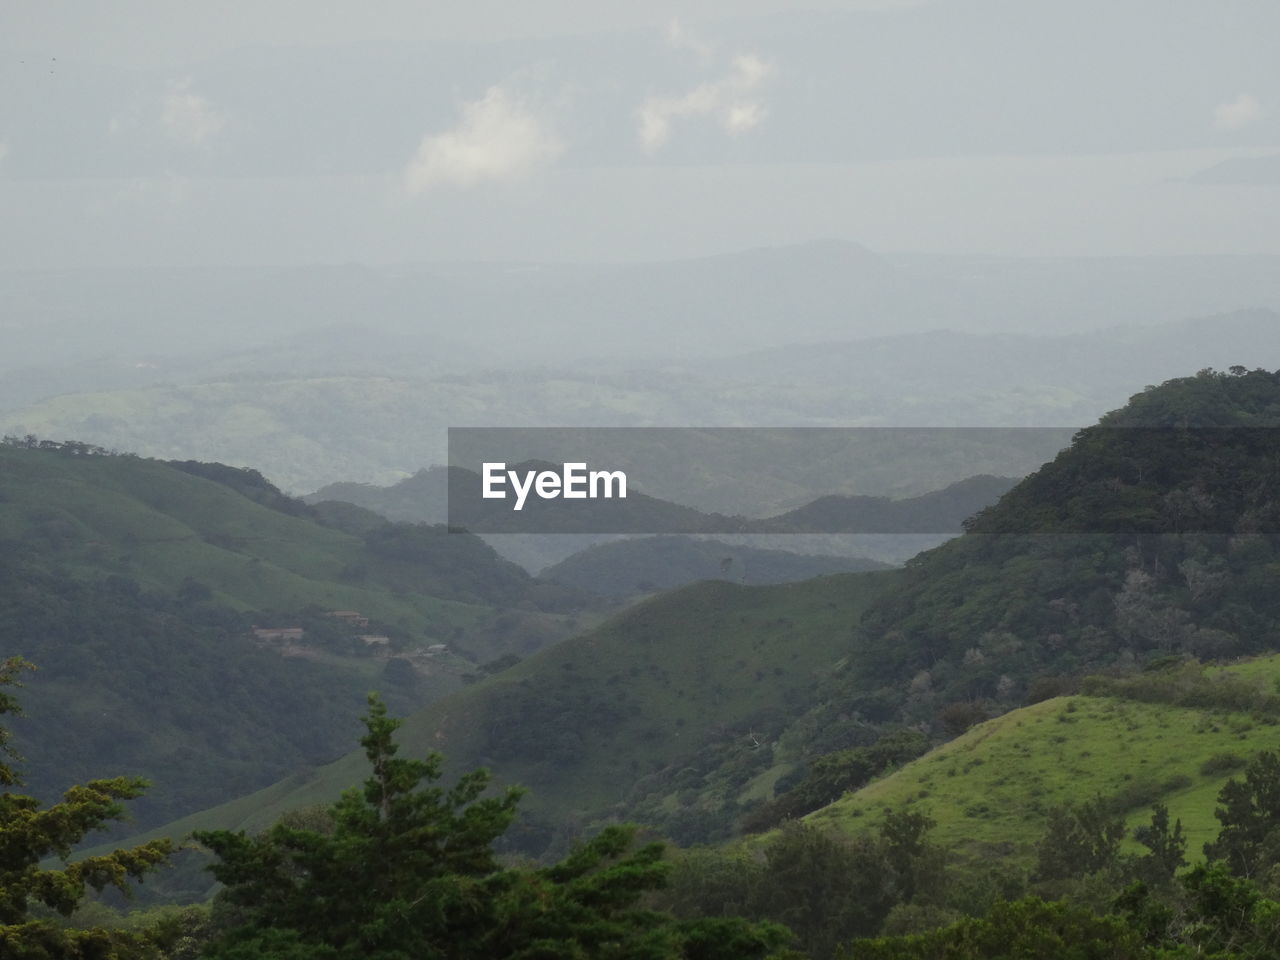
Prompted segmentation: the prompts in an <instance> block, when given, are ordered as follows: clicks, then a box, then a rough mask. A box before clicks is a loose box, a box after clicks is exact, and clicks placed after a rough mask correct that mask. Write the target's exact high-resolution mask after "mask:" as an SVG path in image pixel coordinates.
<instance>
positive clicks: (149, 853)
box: [0, 657, 172, 960]
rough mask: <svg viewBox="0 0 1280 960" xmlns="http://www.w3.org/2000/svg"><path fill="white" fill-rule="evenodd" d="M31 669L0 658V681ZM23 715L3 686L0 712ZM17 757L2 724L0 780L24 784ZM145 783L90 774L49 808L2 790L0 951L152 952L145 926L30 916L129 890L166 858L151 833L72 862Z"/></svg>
mask: <svg viewBox="0 0 1280 960" xmlns="http://www.w3.org/2000/svg"><path fill="white" fill-rule="evenodd" d="M29 669H33V668H32V667H31V665H30V664H29V663H27V662H26V661H24V660H22V659H21V658H19V657H10V658H9V659H7V660H5V661H4V662H3V663H0V688H3V687H8V686H20V684H19V683H18V680H17V677H18V674H19V672H20V671H22V670H29ZM5 713H9V714H14V715H20V714H21V711H20V710H19V708H18V703H17V700H16V698H15V697H14V696H13V695H12V694H10V693H8V692H6V691H5V690H3V689H0V714H5ZM5 758H7V759H8V760H17V759H19V758H18V757H17V756H16V755H15V754H14V752H13V750H12V748H11V747H10V745H9V731H8V730H5V729H4V728H0V786H3V787H6V788H8V787H14V786H18V785H20V784H21V782H22V781H21V778H20V777H19V775H18V773H17V771H16V770H15V769H14V768H13V766H11V765H10V763H8V762H6V759H5ZM146 786H147V783H146V781H145V780H141V779H138V778H136V777H116V778H114V779H111V780H91V781H89V782H88V783H86V784H83V785H78V786H74V787H71V788H70V789H69V790H67V791H66V793H65V794H64V795H63V798H62V802H61V803H57V804H54V805H53V806H51V807H49V808H47V809H43V810H42V809H41V804H40V802H39V801H38V800H36V799H35V798H34V797H29V796H25V795H23V794H20V793H16V792H13V791H12V790H8V789H6V790H5V792H4V793H2V794H0V956H3V957H6V958H12V960H24V958H31V960H58V958H67V960H89V958H95V960H128V958H134V957H138V958H141V957H150V956H152V955H153V950H152V946H153V944H154V943H155V939H154V938H153V937H152V936H151V935H150V934H148V933H145V932H142V933H139V932H129V931H124V930H113V929H107V928H104V927H92V928H89V929H80V930H73V929H66V928H63V927H61V926H58V925H56V924H54V923H51V922H50V921H48V920H46V919H43V918H36V917H33V916H32V915H31V908H32V907H33V906H36V905H43V906H45V907H48V908H50V909H53V910H55V911H57V912H58V913H60V914H62V915H63V916H70V915H71V913H72V912H73V911H74V910H75V909H76V906H77V905H78V904H79V903H80V902H81V900H82V899H83V898H84V895H85V893H86V891H87V889H89V888H92V889H94V890H97V891H102V890H103V889H105V888H106V887H108V886H113V887H116V888H117V889H119V890H120V891H121V892H124V893H127V892H128V883H129V880H130V879H135V880H140V879H141V878H142V877H143V876H144V875H145V874H146V873H147V872H148V871H150V870H152V869H154V868H155V867H156V866H158V865H159V864H161V863H164V862H165V861H166V860H167V859H168V857H169V854H170V853H171V851H172V845H171V844H170V842H169V841H168V840H153V841H151V842H150V843H147V844H143V845H142V846H139V847H134V848H133V849H131V850H114V851H112V852H111V853H108V854H104V855H102V856H96V857H86V858H84V859H81V860H77V861H75V862H74V863H72V862H69V860H70V857H71V851H72V848H73V847H75V846H76V845H77V844H78V843H80V841H81V840H83V839H84V838H85V837H86V836H87V835H88V834H90V833H91V832H93V831H94V830H98V829H100V828H102V827H103V826H104V825H105V824H107V823H108V822H109V821H111V820H119V819H121V817H122V816H123V811H124V808H123V806H122V805H121V803H120V801H122V800H129V799H132V798H134V797H136V796H138V795H139V794H141V793H142V791H143V789H144V788H145V787H146ZM50 856H56V857H57V858H58V859H59V860H61V861H62V867H61V868H60V869H42V868H41V867H40V863H41V861H43V860H45V859H46V858H48V857H50Z"/></svg>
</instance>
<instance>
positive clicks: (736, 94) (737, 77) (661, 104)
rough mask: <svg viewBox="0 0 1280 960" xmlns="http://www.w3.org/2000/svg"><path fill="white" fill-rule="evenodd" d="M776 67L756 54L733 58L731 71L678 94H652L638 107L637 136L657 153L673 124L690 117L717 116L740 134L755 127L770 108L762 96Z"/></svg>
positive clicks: (727, 130) (734, 133)
mask: <svg viewBox="0 0 1280 960" xmlns="http://www.w3.org/2000/svg"><path fill="white" fill-rule="evenodd" d="M774 72H775V70H774V66H773V64H771V63H770V62H769V61H767V60H763V59H761V58H760V57H757V56H755V55H753V54H739V55H738V56H736V57H734V58H733V61H732V63H731V65H730V69H729V71H728V73H726V74H725V75H724V76H723V77H721V78H720V79H719V80H716V81H713V82H711V83H704V84H700V85H699V86H696V87H694V88H693V89H691V90H689V91H687V92H685V93H683V94H681V95H679V96H676V97H649V98H648V99H646V100H645V101H644V102H643V103H641V104H640V106H639V107H637V108H636V126H637V135H638V136H639V138H640V143H641V145H642V146H643V147H644V148H645V149H646V150H648V151H649V152H650V153H653V152H654V151H656V150H659V149H661V148H662V147H663V146H665V145H666V143H667V141H668V140H670V139H671V128H672V124H673V122H674V121H676V120H680V119H685V118H690V117H711V118H714V119H715V121H716V122H717V123H719V125H720V126H721V128H722V129H723V130H724V131H725V133H727V134H729V135H730V136H738V135H739V134H743V133H746V132H748V131H750V130H754V129H755V128H756V127H758V126H759V125H760V123H761V122H762V121H763V120H764V118H765V116H766V114H767V111H766V109H765V106H764V102H763V101H762V100H761V99H760V97H759V92H760V88H761V87H763V86H764V85H765V84H766V83H768V81H769V80H770V79H772V77H773V74H774Z"/></svg>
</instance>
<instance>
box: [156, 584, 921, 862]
mask: <svg viewBox="0 0 1280 960" xmlns="http://www.w3.org/2000/svg"><path fill="white" fill-rule="evenodd" d="M896 576H897V573H896V571H889V572H874V573H860V574H847V575H840V576H834V577H826V578H821V579H817V580H811V581H807V582H804V583H796V584H782V585H778V586H770V587H740V586H735V585H733V584H728V583H718V582H708V583H700V584H695V585H693V586H690V587H687V588H684V589H682V590H679V591H675V592H673V593H671V594H666V595H663V596H661V597H657V598H654V599H651V600H648V601H645V602H643V603H640V604H638V605H636V606H634V607H632V608H630V609H629V610H627V611H626V612H624V613H622V614H620V615H619V616H617V617H615V618H614V619H612V620H610V621H609V622H607V623H606V624H604V625H603V626H601V627H599V628H598V629H596V630H593V631H591V632H589V633H586V634H584V635H582V636H579V637H576V638H573V639H571V640H567V641H565V642H563V643H561V644H559V645H557V646H555V647H553V648H551V649H547V650H544V651H543V652H541V653H539V654H538V655H536V656H534V657H530V658H529V659H528V660H526V661H524V662H523V663H520V664H518V665H517V666H515V667H513V668H512V669H510V670H507V671H505V672H504V673H502V674H500V675H498V676H496V677H493V678H491V679H489V680H487V681H485V682H484V683H481V684H477V685H476V686H474V687H471V688H468V689H466V690H463V691H461V692H459V693H457V694H454V695H452V696H450V697H448V698H446V699H444V700H442V701H439V702H437V703H435V704H432V705H431V706H429V707H427V708H426V709H424V710H422V711H420V712H419V713H417V714H415V715H414V716H412V717H410V718H408V719H407V720H406V722H405V725H404V727H403V728H402V730H401V742H402V743H403V745H404V746H403V749H404V751H405V752H406V753H407V754H410V755H421V754H423V753H425V752H427V751H429V750H441V751H443V752H445V754H446V756H447V757H448V758H449V760H450V766H451V769H452V770H453V771H454V772H458V771H460V770H462V769H466V768H468V767H471V766H474V765H475V764H477V763H480V762H483V761H484V760H485V755H484V752H485V742H484V741H485V738H484V734H483V727H484V724H485V722H486V719H487V718H488V717H489V715H490V714H491V712H492V711H493V709H494V708H495V705H497V704H498V703H500V702H501V701H502V700H503V698H504V697H506V696H508V695H509V694H510V693H511V692H512V689H513V687H514V686H515V685H518V684H520V683H521V682H522V681H528V682H529V684H530V685H532V686H533V687H534V688H536V687H537V686H538V685H540V684H547V683H554V682H555V680H556V678H557V677H559V676H561V675H562V674H563V673H565V672H568V671H570V670H571V671H573V672H575V673H576V674H578V675H579V676H581V677H584V678H585V679H587V680H588V682H590V683H592V684H596V685H599V686H601V687H602V688H604V689H610V685H609V679H610V678H611V677H613V676H618V677H625V678H626V682H625V691H626V693H625V695H626V698H627V701H628V702H629V703H633V704H636V705H638V707H639V711H638V712H636V713H634V714H632V715H629V716H627V717H626V718H625V720H624V721H623V722H622V724H621V725H620V726H619V727H617V728H615V729H613V730H611V731H610V732H608V733H607V734H605V733H600V732H598V731H595V730H592V729H589V728H588V729H583V730H582V731H581V734H582V736H583V739H584V746H585V751H586V752H585V755H584V757H583V758H582V760H581V761H580V762H579V763H577V764H576V765H574V766H573V767H572V768H571V769H563V768H560V769H557V770H555V771H554V777H551V776H548V771H547V770H546V769H545V767H542V766H540V765H538V764H535V763H531V762H521V761H519V760H515V761H512V762H507V763H502V764H494V768H495V772H496V773H497V774H498V775H499V777H500V779H501V780H502V781H503V782H507V783H520V784H525V785H528V786H530V787H531V790H530V794H529V796H528V797H527V798H526V800H525V806H526V807H528V808H530V809H531V810H533V811H534V812H538V811H548V812H551V811H554V812H555V813H556V814H558V815H563V814H565V813H566V812H570V811H574V812H579V813H581V814H583V815H584V816H592V815H598V814H599V813H601V812H602V811H604V810H605V809H606V808H607V807H608V806H609V805H611V804H613V803H616V802H618V801H619V800H621V799H623V797H624V796H625V794H626V792H627V791H628V790H629V789H630V788H631V786H632V784H634V783H635V781H636V780H637V771H639V773H640V774H643V773H645V772H649V771H653V770H656V769H658V768H661V767H663V766H665V765H666V764H668V763H671V762H672V761H673V760H674V759H675V758H677V757H679V756H680V755H682V754H685V753H688V752H692V751H694V750H696V749H698V748H699V747H700V746H701V745H702V744H705V743H706V742H708V741H709V740H712V739H714V738H716V737H720V736H724V735H725V730H726V729H727V728H729V727H732V726H733V725H734V724H735V723H740V722H743V721H746V720H747V719H748V718H749V717H750V716H752V715H753V714H755V713H757V712H758V711H761V710H764V709H768V708H771V707H780V706H782V704H784V703H785V702H786V700H787V698H788V697H790V696H794V695H796V694H797V693H799V692H800V691H807V690H808V689H810V688H811V687H812V685H813V683H814V682H815V680H816V678H817V677H818V676H820V675H821V674H823V673H825V672H826V671H827V670H828V669H830V667H831V666H832V664H833V662H834V661H835V660H836V659H837V658H838V657H840V656H841V655H842V654H843V653H844V652H845V646H846V644H847V636H848V628H849V625H850V624H851V623H852V622H853V621H854V620H855V619H856V617H857V616H858V615H859V613H860V612H861V610H862V609H863V607H864V606H865V605H866V603H867V602H868V601H869V600H870V599H871V598H872V597H874V596H876V595H878V594H879V593H880V592H881V591H883V590H884V589H885V588H886V587H888V586H889V585H890V584H891V583H892V582H893V579H894V578H895V577H896ZM615 682H616V681H615ZM365 775H366V767H365V761H364V758H363V756H362V755H360V754H359V753H353V754H350V755H348V756H346V757H344V758H342V759H341V760H339V761H337V762H335V763H333V764H331V765H329V766H326V767H323V768H321V769H319V770H317V771H315V772H313V773H311V774H307V775H302V776H299V777H296V778H293V779H292V780H290V781H287V782H283V783H278V784H275V785H273V786H272V787H269V788H267V789H265V790H262V791H259V792H258V793H255V794H253V795H251V796H248V797H242V798H240V799H237V800H235V801H233V802H231V803H227V804H223V805H222V806H219V807H216V808H214V809H212V810H208V811H205V812H203V813H200V814H197V815H195V816H192V817H188V818H186V819H184V820H180V821H178V822H176V823H172V824H169V825H168V826H166V827H164V828H161V829H160V830H157V831H153V832H151V833H148V834H146V835H145V836H148V837H150V836H158V835H167V836H175V837H181V836H184V835H185V834H186V833H188V832H189V831H191V830H193V829H208V828H218V827H222V828H246V829H257V828H261V827H263V826H265V825H266V824H268V823H270V822H272V821H273V820H274V819H276V818H277V817H278V816H279V815H280V814H281V813H282V812H284V811H285V810H288V809H291V808H295V807H300V806H306V805H309V804H313V803H318V802H326V801H329V800H332V799H333V798H334V797H335V796H336V795H337V793H338V792H339V791H341V790H342V789H344V788H346V787H348V786H351V785H353V784H355V783H358V782H359V781H360V780H362V779H363V778H364V776H365Z"/></svg>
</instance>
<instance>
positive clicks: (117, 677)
mask: <svg viewBox="0 0 1280 960" xmlns="http://www.w3.org/2000/svg"><path fill="white" fill-rule="evenodd" d="M0 543H2V544H3V550H0V624H2V625H3V626H2V628H0V629H2V630H3V635H4V636H5V638H6V640H5V648H6V650H8V651H9V652H11V653H19V654H22V655H23V656H25V657H27V658H28V659H29V660H31V661H32V662H34V663H36V664H37V665H38V666H39V668H40V669H39V672H38V673H37V674H36V675H35V676H34V677H33V678H32V679H31V680H30V682H29V686H28V692H27V695H26V697H25V700H26V704H27V708H28V710H27V712H28V714H29V717H30V719H29V720H26V721H22V720H19V721H17V722H16V725H15V742H16V743H17V745H18V747H19V749H20V750H23V751H29V752H30V753H31V754H32V755H38V756H40V757H41V758H43V761H44V762H42V764H41V765H40V766H39V767H38V768H37V769H36V770H35V771H33V772H32V774H31V776H30V780H31V783H30V785H31V788H32V789H33V790H34V791H35V792H36V793H37V794H38V795H40V796H52V795H56V793H58V792H59V791H61V790H62V789H63V788H64V787H65V786H66V785H67V784H69V783H70V782H72V781H74V780H76V779H77V778H84V777H86V776H88V775H89V774H90V773H91V772H92V771H93V770H96V769H100V768H101V766H102V765H103V764H107V765H111V766H115V767H117V768H121V769H125V770H127V771H128V772H130V773H131V774H134V775H143V776H146V777H148V778H150V779H152V780H153V781H154V782H155V784H156V789H155V790H154V791H152V793H150V794H149V795H148V796H147V797H145V798H143V799H142V800H140V801H139V803H138V804H137V806H136V808H135V812H136V815H137V816H138V818H139V822H140V823H142V824H147V823H156V822H160V821H163V820H167V819H171V818H173V817H174V816H175V815H180V814H181V813H183V812H186V811H191V810H194V809H199V808H201V807H205V806H208V805H209V804H210V803H216V802H219V801H220V800H223V799H227V798H229V797H232V796H235V795H237V794H240V793H243V792H245V791H246V790H250V789H253V788H255V787H259V786H262V785H264V784H266V783H269V782H271V781H272V780H275V779H277V778H279V777H281V776H284V775H286V774H288V773H290V772H293V771H296V770H298V769H301V768H303V767H305V766H306V765H308V764H315V763H319V762H323V761H326V760H329V759H332V758H333V757H334V756H335V755H337V754H338V753H340V752H341V751H342V749H343V748H344V747H346V746H347V745H348V744H349V741H350V736H351V733H352V731H353V730H354V729H355V727H354V724H355V722H356V718H357V717H358V716H359V713H360V711H361V710H362V709H363V703H364V695H365V693H366V692H367V690H368V689H369V688H370V687H380V688H383V689H385V690H386V691H387V694H388V697H389V699H390V701H391V702H392V703H393V704H394V705H395V706H396V708H397V709H400V710H407V709H410V708H412V707H416V706H420V705H422V704H424V703H427V702H430V701H431V700H432V699H434V698H436V697H439V696H441V695H443V694H445V693H447V692H448V691H450V690H452V689H455V688H456V687H458V686H459V685H460V682H461V681H460V677H461V675H463V674H465V673H468V672H469V671H471V670H474V669H475V668H476V666H478V665H479V664H481V663H484V662H487V661H490V660H493V659H496V658H499V657H502V656H504V655H525V654H528V653H529V652H530V651H531V650H533V649H536V648H537V646H538V645H540V644H542V643H546V642H551V641H553V640H556V639H558V638H560V637H562V636H564V635H565V634H566V633H567V632H569V631H570V630H571V629H572V627H571V625H570V622H569V617H570V611H571V610H573V609H575V607H576V606H577V605H578V601H577V600H576V599H575V595H574V594H573V593H572V591H569V590H566V589H564V588H554V587H551V586H549V585H546V584H540V583H538V582H536V581H534V580H532V579H531V578H530V577H529V576H528V575H527V574H525V573H524V571H523V570H521V569H520V568H519V567H516V566H515V565H514V564H510V563H507V562H506V561H503V560H501V559H500V558H499V557H498V556H497V555H496V554H494V553H493V552H492V551H491V550H490V549H489V548H488V547H486V546H485V545H484V544H483V543H481V542H480V541H479V540H477V539H476V538H474V537H468V536H465V535H458V534H447V533H445V532H444V530H443V529H439V528H436V529H433V528H430V527H424V526H412V525H398V526H397V525H391V524H387V523H386V522H384V521H381V520H379V521H378V522H377V524H376V525H375V526H374V527H372V528H371V529H369V530H367V531H366V532H365V533H363V534H353V533H350V532H346V531H344V530H342V529H339V528H337V527H335V526H332V525H326V524H324V523H322V522H320V518H319V516H318V515H317V514H316V513H315V511H313V510H312V509H311V508H310V507H308V506H306V505H305V504H302V503H300V502H299V501H296V500H292V499H290V498H288V497H285V496H284V495H282V494H281V493H280V492H279V491H278V490H277V489H275V488H274V487H272V486H271V485H270V484H268V483H267V482H266V481H264V480H263V479H262V477H261V476H260V475H258V474H256V473H254V472H252V471H245V470H238V469H233V468H228V467H224V466H221V465H219V464H202V463H195V462H183V463H165V462H160V461H151V460H143V459H139V458H137V457H132V456H109V455H104V454H103V452H101V451H95V450H94V449H93V448H90V447H88V446H87V445H83V444H54V443H49V442H45V443H43V444H40V443H36V442H34V441H32V442H30V443H29V442H27V441H11V442H9V443H7V444H5V445H3V446H0ZM333 611H347V612H349V613H351V614H355V615H356V617H358V622H352V619H351V618H349V619H347V620H343V619H340V618H336V617H333V616H331V615H328V614H330V613H331V612H333ZM255 628H256V631H257V632H255ZM273 631H274V632H273ZM280 631H285V632H283V633H282V632H280ZM360 635H365V636H368V637H373V638H375V639H374V640H373V641H362V640H360V639H358V637H359V636H360ZM433 645H442V646H439V647H438V649H437V650H436V651H434V652H430V653H429V652H428V650H427V648H429V647H432V646H433Z"/></svg>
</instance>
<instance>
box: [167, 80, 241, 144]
mask: <svg viewBox="0 0 1280 960" xmlns="http://www.w3.org/2000/svg"><path fill="white" fill-rule="evenodd" d="M161 120H162V122H163V123H164V128H165V132H166V133H168V135H169V136H170V137H172V138H173V139H174V140H177V141H178V142H179V143H185V144H187V145H188V146H193V147H200V146H204V145H205V144H207V143H209V142H210V141H211V140H212V139H213V138H214V137H216V136H217V135H218V134H219V133H221V132H222V129H223V127H225V126H226V125H227V115H226V114H225V113H224V112H222V111H221V110H219V109H218V108H217V107H215V106H214V105H213V104H212V103H210V102H209V101H208V100H206V99H205V98H204V97H202V96H200V95H199V94H195V93H192V92H191V78H190V77H187V78H185V79H183V80H179V81H177V82H176V83H173V84H171V85H170V86H169V92H168V93H166V94H165V97H164V103H163V112H162V113H161Z"/></svg>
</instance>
